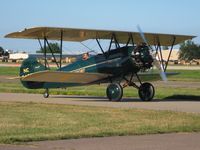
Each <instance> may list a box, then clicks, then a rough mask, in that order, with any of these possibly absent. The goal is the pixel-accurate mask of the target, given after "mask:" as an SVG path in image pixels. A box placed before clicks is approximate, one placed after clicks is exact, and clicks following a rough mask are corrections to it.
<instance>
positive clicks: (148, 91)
mask: <svg viewBox="0 0 200 150" xmlns="http://www.w3.org/2000/svg"><path fill="white" fill-rule="evenodd" d="M133 75H134V74H132V75H131V78H130V80H128V79H127V78H125V77H124V79H125V81H126V83H125V84H124V86H123V87H124V88H125V87H127V86H132V87H134V88H136V89H138V95H139V97H140V99H141V100H142V101H151V100H152V99H153V98H154V95H155V89H154V86H153V85H152V84H151V83H147V82H146V83H142V81H141V80H140V78H139V76H138V75H137V74H135V76H136V77H137V79H138V81H139V83H140V86H138V85H136V83H134V82H133V81H132V79H133Z"/></svg>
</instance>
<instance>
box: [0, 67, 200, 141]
mask: <svg viewBox="0 0 200 150" xmlns="http://www.w3.org/2000/svg"><path fill="white" fill-rule="evenodd" d="M18 72H19V68H17V67H11V68H10V67H0V76H17V75H18ZM173 72H174V71H173ZM175 72H180V73H181V74H179V75H177V76H173V77H170V78H169V79H170V80H171V81H175V82H176V81H183V82H189V83H190V81H193V82H200V78H199V77H200V72H199V71H186V70H180V71H179V70H177V71H175ZM105 90H106V85H92V86H83V87H73V88H69V89H67V90H65V89H54V90H50V94H66V95H94V96H105ZM43 91H44V90H28V89H26V88H24V87H23V86H22V85H21V84H20V82H19V81H17V80H15V81H14V82H13V81H9V80H5V81H4V79H3V80H0V92H16V93H18V92H20V93H43ZM199 91H200V87H199V88H194V87H193V88H191V87H177V88H169V87H168V88H166V87H165V86H163V85H162V86H160V85H158V86H156V98H160V99H165V98H166V97H173V96H174V95H177V93H178V94H179V95H182V96H184V95H189V96H191V95H192V96H194V97H195V96H196V98H197V99H199V98H200V92H199ZM124 96H125V97H138V93H137V90H135V89H133V88H131V87H129V88H126V89H125V90H124ZM171 132H200V115H199V114H189V113H178V112H169V111H150V110H139V109H114V108H103V107H86V106H71V105H54V104H36V103H14V102H12V103H11V102H10V103H9V102H0V143H17V142H28V141H40V140H55V139H70V138H82V137H103V136H114V135H141V134H157V133H171Z"/></svg>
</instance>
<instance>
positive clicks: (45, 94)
mask: <svg viewBox="0 0 200 150" xmlns="http://www.w3.org/2000/svg"><path fill="white" fill-rule="evenodd" d="M43 96H44V98H48V97H49V89H46V90H45V92H44V94H43Z"/></svg>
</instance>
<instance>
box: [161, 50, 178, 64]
mask: <svg viewBox="0 0 200 150" xmlns="http://www.w3.org/2000/svg"><path fill="white" fill-rule="evenodd" d="M169 53H170V50H162V57H163V60H164V61H167V59H168V56H169ZM178 60H179V50H178V49H173V50H172V53H171V56H170V59H169V61H173V62H175V61H178Z"/></svg>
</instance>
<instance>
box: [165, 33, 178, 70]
mask: <svg viewBox="0 0 200 150" xmlns="http://www.w3.org/2000/svg"><path fill="white" fill-rule="evenodd" d="M175 42H176V37H175V36H174V39H173V42H172V45H171V49H170V52H169V55H168V58H167V62H166V65H165V68H164V71H165V72H166V70H167V66H168V63H169V59H170V57H171V54H172V50H173V48H174V43H175Z"/></svg>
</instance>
